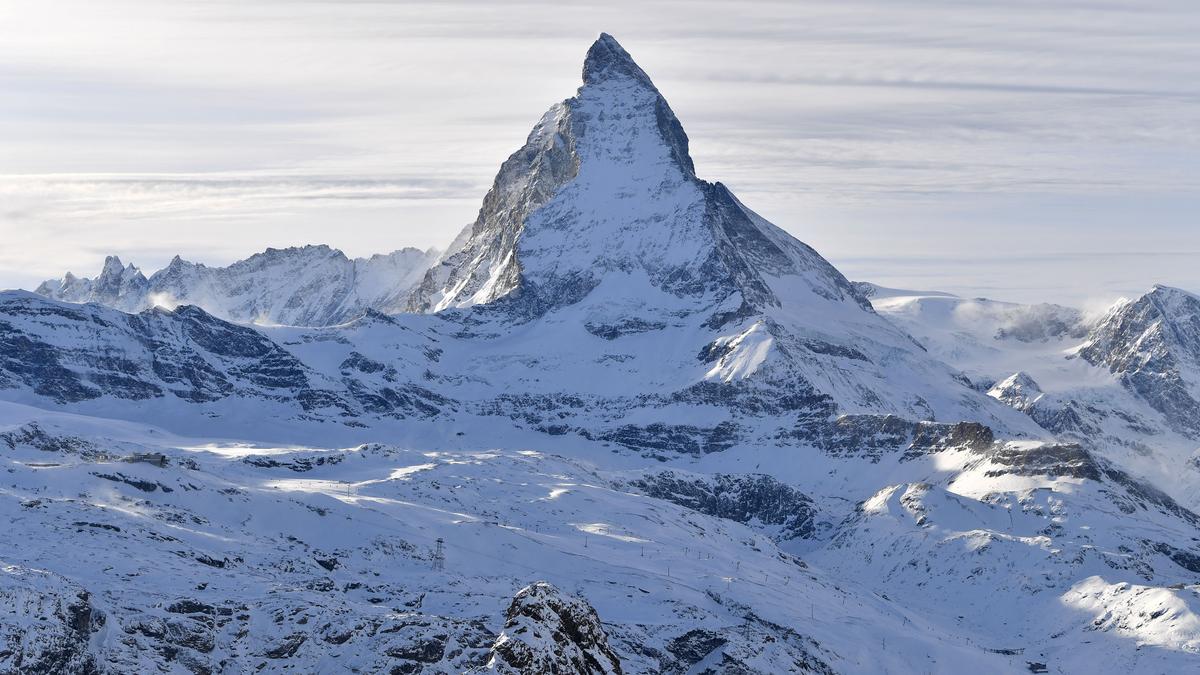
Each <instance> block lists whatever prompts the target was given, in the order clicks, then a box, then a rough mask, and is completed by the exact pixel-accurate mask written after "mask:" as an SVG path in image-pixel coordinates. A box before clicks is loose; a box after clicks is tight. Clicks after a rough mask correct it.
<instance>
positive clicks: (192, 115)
mask: <svg viewBox="0 0 1200 675" xmlns="http://www.w3.org/2000/svg"><path fill="white" fill-rule="evenodd" d="M601 30H604V31H608V32H611V33H613V34H614V35H616V36H617V38H618V39H620V40H621V41H622V43H623V44H624V45H625V46H626V47H627V48H628V49H629V50H630V51H631V52H632V53H633V55H634V57H635V58H637V59H638V61H639V62H640V63H641V64H642V65H643V67H645V68H646V70H647V71H648V72H649V73H650V74H651V76H652V77H654V78H655V81H656V83H657V84H658V85H659V87H660V89H662V90H663V93H664V94H665V95H666V96H667V98H668V100H670V101H671V103H672V105H673V107H674V108H675V110H676V113H677V114H678V115H679V117H680V118H681V120H682V121H683V123H684V126H685V127H686V128H687V130H688V132H689V134H690V136H691V137H692V141H693V154H694V156H695V159H696V165H697V168H698V170H699V172H700V173H701V175H703V176H705V177H707V178H710V179H719V180H721V181H723V182H725V183H727V184H728V185H730V186H731V187H732V188H733V189H734V190H735V191H736V192H737V193H738V194H739V196H740V197H742V199H743V201H745V202H746V203H748V204H749V205H751V206H752V207H753V208H755V209H756V210H758V211H760V212H761V213H762V214H763V215H765V216H767V217H768V218H770V219H771V220H773V221H774V222H776V223H778V224H779V225H781V226H782V227H785V228H786V229H788V230H789V231H791V232H792V233H794V234H795V235H796V236H798V237H800V238H801V239H803V240H804V241H806V242H808V243H810V244H812V245H813V246H815V247H816V248H817V249H818V250H820V251H822V252H823V253H825V254H826V255H827V257H829V258H830V259H831V260H833V262H835V263H836V264H839V265H840V266H841V267H843V269H844V271H846V272H847V274H849V275H850V276H852V277H853V278H861V279H870V280H873V281H877V282H880V283H884V284H889V285H904V286H910V287H911V286H918V287H926V288H928V287H937V288H940V289H943V290H949V291H955V292H960V293H964V294H968V295H989V296H993V297H999V298H1004V299H1018V300H1034V299H1049V300H1057V301H1066V302H1077V303H1078V302H1083V301H1084V300H1085V299H1088V298H1095V297H1107V296H1115V295H1120V294H1124V295H1131V294H1135V293H1138V292H1140V291H1142V290H1144V288H1146V287H1148V286H1149V284H1151V283H1153V282H1156V281H1157V282H1164V283H1172V284H1176V285H1181V286H1184V287H1188V288H1191V289H1192V290H1200V265H1198V264H1196V260H1197V258H1198V257H1200V223H1198V222H1197V220H1198V219H1197V216H1196V214H1198V213H1200V78H1197V77H1196V76H1195V67H1196V64H1197V63H1200V40H1197V39H1196V37H1195V36H1196V35H1200V4H1197V3H1196V2H1194V1H1193V0H1180V1H1173V0H1142V1H1136V2H1135V1H1128V2H1124V1H1116V0H1111V1H1108V0H1080V1H1071V0H1058V1H1038V2H1034V1H1028V2H1026V1H1018V0H1008V1H1005V2H999V1H988V0H976V1H972V2H952V1H950V0H919V1H912V2H899V1H892V0H857V1H849V2H846V1H836V2H835V1H819V2H812V1H809V2H774V1H754V2H737V3H733V2H657V3H645V2H611V1H610V2H572V3H562V2H523V3H491V2H436V3H434V2H430V3H424V2H378V1H349V2H347V1H337V2H334V1H332V0H328V1H326V0H310V1H291V0H289V1H286V2H285V1H282V0H278V1H276V0H253V1H251V0H239V1H233V0H200V1H184V0H143V1H134V0H106V1H105V2H102V3H100V2H93V1H88V0H56V2H53V3H38V2H26V3H15V2H14V3H3V4H0V235H2V236H3V241H4V243H5V246H3V247H0V286H30V285H32V284H34V283H36V282H37V281H38V280H40V279H42V278H45V277H50V276H58V275H60V274H61V273H62V272H63V271H64V270H66V269H71V270H73V271H75V272H76V273H80V274H92V273H94V271H95V270H96V269H97V268H98V267H99V262H100V259H101V256H103V255H104V254H107V253H117V254H120V255H121V256H122V258H124V259H126V260H129V261H132V262H134V263H136V264H138V265H140V266H143V267H145V268H147V269H150V270H152V269H155V268H157V267H158V266H160V265H162V264H164V263H165V262H166V261H167V260H168V259H169V258H170V257H171V256H172V255H174V254H175V253H181V254H183V255H184V256H185V257H187V258H190V259H194V260H200V261H203V262H211V263H222V262H229V261H231V260H233V259H236V258H239V257H244V256H246V255H248V254H250V253H253V252H255V251H257V250H260V249H262V248H265V247H267V246H277V247H278V246H286V245H292V244H304V243H328V244H330V245H332V246H336V247H339V248H342V249H343V250H345V251H346V252H347V253H349V254H351V255H365V254H369V253H373V252H378V251H387V250H392V249H395V248H399V247H401V246H405V245H416V246H421V247H428V246H440V245H444V244H445V243H446V242H447V241H448V240H449V239H450V237H452V236H453V234H454V233H455V232H456V231H457V229H458V228H459V227H461V226H462V225H463V224H464V223H466V222H469V221H470V220H472V219H473V218H474V215H475V212H476V210H477V208H478V204H479V201H480V199H481V198H482V196H483V192H484V191H485V190H486V189H487V186H488V185H489V184H490V181H491V179H492V176H493V174H494V172H495V170H496V168H497V167H498V165H499V163H500V161H501V160H502V159H503V158H504V157H505V156H506V155H507V154H508V153H509V152H511V151H512V150H513V149H515V148H516V147H518V146H519V145H520V143H521V142H522V141H523V139H524V136H525V134H526V133H527V132H528V129H529V128H530V127H531V126H532V124H533V123H534V122H535V121H536V120H537V119H538V117H539V116H540V115H541V113H542V112H543V111H544V110H545V108H547V107H548V106H549V105H550V104H551V103H553V102H554V101H556V100H560V99H562V98H565V97H567V96H569V95H570V94H571V92H572V91H573V90H574V88H575V87H576V86H577V85H578V76H579V67H580V64H581V61H582V57H583V52H584V51H585V50H586V48H587V46H588V45H589V44H590V42H591V40H593V39H594V38H595V36H596V34H597V33H599V32H600V31H601Z"/></svg>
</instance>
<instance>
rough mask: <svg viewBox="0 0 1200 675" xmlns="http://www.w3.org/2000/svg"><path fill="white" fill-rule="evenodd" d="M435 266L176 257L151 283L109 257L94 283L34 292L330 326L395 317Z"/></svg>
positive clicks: (407, 257) (287, 255) (312, 257)
mask: <svg viewBox="0 0 1200 675" xmlns="http://www.w3.org/2000/svg"><path fill="white" fill-rule="evenodd" d="M433 259H434V252H433V251H420V250H417V249H415V248H406V249H401V250H399V251H394V252H392V253H389V254H387V255H374V256H371V257H370V258H356V259H350V258H347V257H346V255H345V254H343V253H342V252H341V251H339V250H336V249H331V248H329V247H328V246H303V247H294V248H286V249H274V248H269V249H267V250H266V251H264V252H262V253H257V254H255V255H253V256H250V257H249V258H247V259H245V260H239V261H238V262H235V263H233V264H231V265H229V266H227V267H208V266H206V265H203V264H199V263H193V262H188V261H186V260H184V259H182V258H180V257H179V256H175V258H174V259H172V260H171V262H170V264H169V265H167V266H166V267H164V268H163V269H161V270H159V271H158V272H155V273H154V274H153V275H151V276H150V278H149V279H147V278H146V277H144V276H143V275H142V273H141V272H140V271H138V270H137V268H135V267H134V266H133V265H130V266H128V267H125V268H122V267H121V261H120V259H119V258H117V257H116V256H109V257H108V258H107V259H106V260H105V262H104V269H103V271H102V272H101V273H100V276H98V277H97V278H96V279H95V280H94V281H93V280H90V279H80V278H77V277H75V276H74V275H72V274H71V273H69V272H68V273H67V275H66V276H65V277H63V279H61V280H57V279H56V280H50V281H47V282H45V283H43V284H42V285H41V286H39V287H38V289H37V293H39V294H41V295H45V296H47V297H50V298H54V299H56V300H64V301H67V302H95V303H99V304H102V305H106V306H108V307H114V308H116V309H120V310H122V311H127V312H138V311H141V310H144V309H149V308H151V307H154V306H163V307H167V308H174V307H176V306H178V305H185V304H187V305H196V306H199V307H202V308H204V309H205V311H207V312H209V313H210V314H213V315H215V316H218V317H221V318H223V319H227V320H231V321H237V322H242V323H267V324H285V325H292V326H328V325H333V324H337V323H342V322H344V321H349V320H350V319H353V318H355V317H358V316H361V315H362V314H364V313H365V312H366V311H368V310H375V311H380V312H398V311H401V310H402V309H403V308H404V305H405V302H406V299H407V297H408V294H409V292H410V291H411V290H412V287H413V286H414V285H415V284H416V283H417V282H418V281H419V280H420V278H421V275H423V274H424V272H425V269H426V268H428V267H429V265H430V263H432V261H433Z"/></svg>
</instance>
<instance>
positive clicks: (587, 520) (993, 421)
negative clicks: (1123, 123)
mask: <svg viewBox="0 0 1200 675" xmlns="http://www.w3.org/2000/svg"><path fill="white" fill-rule="evenodd" d="M1198 448H1200V298H1198V297H1197V296H1195V295H1192V294H1190V293H1188V292H1186V291H1183V290H1179V289H1174V288H1169V287H1162V286H1159V287H1155V288H1153V289H1151V290H1150V291H1149V292H1147V293H1146V294H1145V295H1143V296H1142V297H1139V298H1136V299H1132V300H1126V301H1122V302H1120V303H1118V304H1116V305H1115V306H1113V307H1112V308H1111V309H1110V310H1108V311H1107V312H1106V313H1103V314H1101V315H1097V316H1089V315H1085V314H1084V313H1083V312H1080V311H1077V310H1075V309H1071V308H1067V307H1061V306H1056V305H1018V304H1012V303H1004V302H999V301H993V300H987V299H981V298H978V299H966V298H960V297H957V296H953V295H950V294H946V293H937V292H920V291H904V290H897V289H888V288H883V287H880V286H877V285H874V284H870V283H865V282H851V281H849V280H847V279H846V278H845V277H844V276H843V275H842V274H841V273H840V272H839V271H838V270H837V269H836V268H834V267H833V266H832V265H831V264H830V263H828V262H827V261H826V260H825V259H824V258H822V257H821V256H820V255H819V254H818V253H817V252H816V251H814V250H813V249H812V248H810V247H808V246H806V245H805V244H803V243H801V242H800V241H797V240H796V239H795V238H793V237H792V236H791V235H789V234H788V233H786V232H784V231H783V230H781V229H779V228H777V227H775V226H774V225H772V224H771V223H769V222H767V221H766V220H764V219H763V218H762V217H760V216H758V215H757V214H756V213H754V212H753V211H751V210H750V209H749V208H748V207H747V206H746V205H744V204H742V202H741V201H739V200H738V199H737V197H735V196H734V195H733V194H732V193H731V192H730V190H729V189H728V188H726V187H725V186H724V185H722V184H720V183H710V182H707V181H704V180H702V179H700V178H699V177H697V174H696V169H695V167H694V165H693V162H692V159H691V157H690V155H689V154H688V138H687V135H686V134H685V133H684V131H683V127H682V125H681V124H680V122H679V120H678V119H677V118H676V116H675V114H674V113H673V111H672V110H671V108H670V106H669V105H668V104H667V102H666V100H665V99H664V98H663V96H662V95H661V94H660V92H659V91H658V89H657V88H656V87H655V86H654V84H653V83H652V82H651V80H650V78H649V77H648V76H647V75H646V73H645V72H644V71H642V69H641V68H640V67H638V66H637V64H636V63H634V61H633V60H632V59H631V58H630V56H629V54H628V53H627V52H626V51H625V50H624V49H623V48H622V47H621V46H620V45H619V44H618V43H617V42H616V40H614V39H613V38H612V37H611V36H608V35H602V36H601V37H600V39H599V40H597V41H596V43H595V44H594V45H592V47H591V49H590V50H589V51H588V53H587V57H586V60H585V63H584V68H583V85H582V86H581V87H580V89H579V90H578V92H577V93H576V95H575V96H574V97H572V98H570V99H567V100H565V101H563V102H561V103H558V104H556V105H554V106H553V107H552V108H551V109H550V110H549V111H548V112H547V113H546V114H545V115H544V116H543V117H542V119H541V120H540V121H539V122H538V123H537V125H536V126H535V127H534V129H533V131H532V132H531V133H530V135H529V137H528V140H527V141H526V143H525V145H524V146H523V147H522V148H521V149H519V150H518V151H517V152H515V153H514V154H513V155H512V156H511V157H510V158H509V159H508V160H507V161H505V162H504V164H503V165H502V166H501V168H500V171H499V173H498V175H497V177H496V180H495V183H494V185H493V187H492V189H491V190H490V191H489V192H488V194H487V195H486V196H485V197H484V200H483V205H482V207H481V209H480V212H479V216H478V218H477V219H476V221H475V222H473V223H471V224H470V225H468V226H467V227H466V228H465V229H464V230H463V232H462V233H461V234H460V235H459V236H458V237H457V238H456V240H455V241H454V242H453V243H452V244H451V245H450V246H449V247H448V248H447V249H446V251H445V252H442V253H435V252H421V251H417V250H415V249H404V250H401V251H397V252H395V253H392V254H390V255H386V256H375V257H372V258H368V259H350V258H347V257H346V256H345V255H343V254H342V253H341V252H340V251H336V250H334V249H330V248H328V247H325V246H308V247H303V248H294V249H284V250H278V249H268V250H267V251H266V252H264V253H260V254H257V255H254V256H252V257H250V258H248V259H246V260H244V261H240V262H237V263H234V264H233V265H230V266H228V267H223V268H219V267H206V266H204V265H201V264H196V263H189V262H185V261H184V260H183V259H181V258H178V257H177V258H176V259H175V260H174V261H172V262H171V264H170V265H169V266H168V267H167V268H165V269H163V270H161V271H159V272H157V273H155V274H153V275H151V276H150V277H149V278H147V277H145V276H144V275H143V274H142V273H141V272H140V271H139V270H137V268H135V267H133V266H125V265H123V264H122V263H121V261H120V260H118V259H117V258H116V257H110V258H109V259H108V260H107V261H106V262H105V264H104V268H103V271H102V272H101V274H100V275H99V276H98V277H96V278H95V279H83V278H78V277H75V276H72V275H70V274H68V275H67V276H66V277H64V278H63V279H61V280H55V281H49V282H46V283H45V284H43V285H42V286H41V287H39V289H38V290H37V292H27V291H6V292H3V293H0V459H2V461H3V468H4V474H3V476H2V479H0V522H4V523H5V524H6V530H5V536H4V537H3V538H0V672H2V673H29V674H39V673H41V674H48V673H143V672H163V673H214V674H215V673H249V672H285V671H287V672H303V673H310V672H312V673H316V672H320V673H340V672H357V673H396V674H416V673H424V674H432V673H466V672H479V673H483V672H493V671H495V672H500V673H559V674H566V673H606V674H614V673H671V674H678V675H683V674H695V675H699V674H701V673H713V674H716V673H785V672H796V673H822V674H824V673H864V674H865V673H962V672H973V673H1029V672H1034V673H1096V672H1113V673H1125V672H1137V673H1182V672H1195V671H1198V670H1200V515H1197V512H1196V510H1200V492H1198V491H1197V486H1198V485H1200V450H1198Z"/></svg>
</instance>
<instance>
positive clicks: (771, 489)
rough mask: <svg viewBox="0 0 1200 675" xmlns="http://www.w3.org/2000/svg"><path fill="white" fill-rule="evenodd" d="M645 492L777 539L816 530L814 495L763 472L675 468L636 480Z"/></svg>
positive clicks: (635, 484) (813, 532)
mask: <svg viewBox="0 0 1200 675" xmlns="http://www.w3.org/2000/svg"><path fill="white" fill-rule="evenodd" d="M632 484H633V486H634V487H636V488H638V489H639V490H641V491H642V492H644V493H645V494H646V495H648V496H650V497H655V498H657V499H665V500H667V501H670V502H674V503H676V504H679V505H680V506H686V507H687V508H689V509H692V510H694V511H699V512H700V513H706V514H708V515H710V516H716V517H718V518H727V519H729V520H733V521H736V522H739V523H744V524H752V525H755V526H756V527H759V528H762V529H764V530H766V531H768V532H771V533H772V535H773V536H774V537H775V538H776V539H778V540H787V539H797V538H810V537H813V536H815V535H816V534H817V532H818V523H817V522H816V516H817V510H816V507H815V506H814V505H813V501H812V499H810V498H809V497H808V496H807V495H805V494H804V493H802V492H800V491H799V490H796V489H795V488H793V487H791V486H789V485H785V484H783V483H780V482H779V481H777V480H775V479H774V478H772V477H770V476H767V475H763V474H750V475H733V474H713V475H711V476H688V475H686V474H682V473H677V472H674V471H663V472H661V473H656V474H648V475H646V476H644V477H643V478H639V479H637V480H635V481H632Z"/></svg>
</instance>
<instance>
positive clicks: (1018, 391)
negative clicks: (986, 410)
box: [987, 371, 1043, 412]
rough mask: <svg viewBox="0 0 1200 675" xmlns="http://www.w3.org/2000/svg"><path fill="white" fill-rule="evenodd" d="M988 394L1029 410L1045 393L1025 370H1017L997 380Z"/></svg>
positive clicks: (1020, 408)
mask: <svg viewBox="0 0 1200 675" xmlns="http://www.w3.org/2000/svg"><path fill="white" fill-rule="evenodd" d="M987 394H988V396H991V397H992V398H994V399H996V400H998V401H1000V402H1001V403H1004V404H1005V405H1008V406H1010V407H1013V408H1016V409H1017V410H1020V411H1022V412H1024V411H1027V410H1029V408H1030V406H1032V405H1033V404H1034V403H1036V402H1037V401H1038V399H1039V398H1041V397H1042V395H1043V394H1042V388H1041V387H1039V386H1038V383H1037V382H1036V381H1034V379H1033V378H1032V377H1030V376H1029V373H1026V372H1025V371H1018V372H1015V373H1013V374H1012V375H1010V376H1008V377H1007V378H1005V379H1003V380H1001V381H999V382H997V383H996V384H995V385H994V386H992V388H991V389H989V390H988V393H987Z"/></svg>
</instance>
